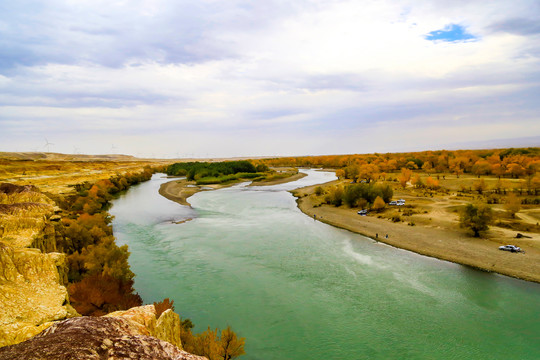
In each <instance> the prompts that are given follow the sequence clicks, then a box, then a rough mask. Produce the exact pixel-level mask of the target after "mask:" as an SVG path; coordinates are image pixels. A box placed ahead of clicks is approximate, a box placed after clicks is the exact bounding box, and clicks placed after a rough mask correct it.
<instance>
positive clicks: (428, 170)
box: [422, 161, 433, 175]
mask: <svg viewBox="0 0 540 360" xmlns="http://www.w3.org/2000/svg"><path fill="white" fill-rule="evenodd" d="M422 170H424V172H426V173H427V174H428V175H429V174H431V173H432V172H433V165H432V164H431V161H426V162H425V163H424V165H422Z"/></svg>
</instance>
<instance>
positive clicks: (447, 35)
mask: <svg viewBox="0 0 540 360" xmlns="http://www.w3.org/2000/svg"><path fill="white" fill-rule="evenodd" d="M472 39H476V37H474V36H473V35H471V34H469V33H467V31H466V30H465V28H464V27H463V26H461V25H457V24H450V25H447V26H445V28H444V29H442V30H435V31H432V32H430V33H429V34H427V35H426V40H431V41H449V42H454V41H465V40H472Z"/></svg>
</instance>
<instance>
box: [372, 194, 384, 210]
mask: <svg viewBox="0 0 540 360" xmlns="http://www.w3.org/2000/svg"><path fill="white" fill-rule="evenodd" d="M385 206H386V204H385V202H384V200H383V199H382V198H381V197H380V196H377V197H376V198H375V201H373V206H372V207H371V209H372V210H373V211H381V210H382V209H384V207H385Z"/></svg>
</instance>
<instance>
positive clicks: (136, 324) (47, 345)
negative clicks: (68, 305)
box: [0, 305, 206, 360]
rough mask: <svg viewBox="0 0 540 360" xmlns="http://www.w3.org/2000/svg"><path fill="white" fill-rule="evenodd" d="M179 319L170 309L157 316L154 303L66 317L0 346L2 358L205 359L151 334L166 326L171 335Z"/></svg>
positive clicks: (10, 359) (0, 359)
mask: <svg viewBox="0 0 540 360" xmlns="http://www.w3.org/2000/svg"><path fill="white" fill-rule="evenodd" d="M167 314H169V315H167ZM172 314H174V315H175V316H174V315H172ZM162 318H163V320H162ZM160 320H161V322H160ZM177 320H178V326H179V318H178V315H177V314H175V313H173V312H172V311H171V310H167V311H166V312H164V313H163V314H162V315H161V316H160V317H159V319H157V320H156V313H155V309H154V306H153V305H148V306H143V307H138V308H133V309H130V310H128V311H125V312H117V313H115V314H109V315H107V316H103V317H78V318H72V319H67V320H64V321H61V322H58V323H55V324H54V325H52V326H50V327H49V328H48V329H46V330H45V331H43V332H42V333H41V334H39V335H36V336H34V337H33V338H31V339H29V340H27V341H25V342H23V343H20V344H16V345H11V346H7V347H4V348H0V360H8V359H9V360H16V359H27V360H33V359H36V360H37V359H49V360H60V359H81V360H86V359H88V360H90V359H92V360H93V359H96V360H97V359H100V360H101V359H111V360H112V359H135V360H137V359H148V360H150V359H163V360H167V359H171V360H173V359H174V360H204V359H206V358H205V357H201V356H196V355H192V354H190V353H187V352H185V351H183V350H181V349H180V348H179V347H177V346H174V345H173V344H171V343H170V342H167V341H164V340H160V339H159V338H157V337H154V336H150V335H152V334H154V335H157V334H163V333H162V332H161V331H163V330H166V331H165V333H166V334H167V335H166V337H167V336H169V335H170V334H168V331H169V330H171V331H172V329H173V328H176V325H177V324H176V322H177ZM178 330H179V329H178ZM177 334H179V332H178V333H177ZM178 341H179V339H178Z"/></svg>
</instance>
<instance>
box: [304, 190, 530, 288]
mask: <svg viewBox="0 0 540 360" xmlns="http://www.w3.org/2000/svg"><path fill="white" fill-rule="evenodd" d="M315 187H316V186H310V187H306V188H302V189H299V190H296V191H295V192H294V193H295V195H296V196H298V199H297V203H298V207H299V208H300V210H301V211H302V212H304V213H305V214H307V215H309V216H310V217H313V216H314V215H315V217H316V219H317V220H319V221H322V222H324V223H327V224H329V225H333V226H336V227H340V228H343V229H346V230H349V231H352V232H355V233H359V234H362V235H365V236H368V237H370V238H373V239H375V240H378V241H380V242H384V243H386V244H389V245H392V246H395V247H398V248H402V249H406V250H410V251H414V252H416V253H419V254H422V255H427V256H431V257H435V258H438V259H441V260H447V261H451V262H454V263H458V264H462V265H467V266H471V267H474V268H478V269H481V270H485V271H489V272H496V273H499V274H503V275H508V276H512V277H516V278H519V279H523V280H528V281H535V282H540V250H539V249H538V248H537V247H535V246H527V241H529V242H530V240H527V241H524V242H522V243H520V241H519V240H518V239H513V238H512V237H511V235H510V233H505V232H504V231H499V230H497V229H495V230H490V231H489V232H488V234H487V239H485V238H474V237H472V236H470V235H468V234H467V233H466V231H465V230H463V229H461V228H459V226H457V224H456V226H452V227H450V228H442V227H437V226H424V225H417V226H409V225H407V224H406V223H403V222H401V223H393V222H391V221H390V220H388V219H379V218H377V217H375V216H372V215H370V216H360V215H358V214H357V210H355V209H349V208H345V207H340V208H336V207H334V206H330V205H321V206H316V207H314V205H318V203H315V200H314V198H313V197H312V196H309V194H311V193H313V191H314V188H315ZM386 234H388V238H386ZM513 235H515V232H514V233H513ZM507 243H510V244H516V245H518V246H521V247H522V249H524V250H525V251H526V252H525V253H510V252H506V251H501V250H499V249H498V247H499V246H500V245H503V244H507Z"/></svg>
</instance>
